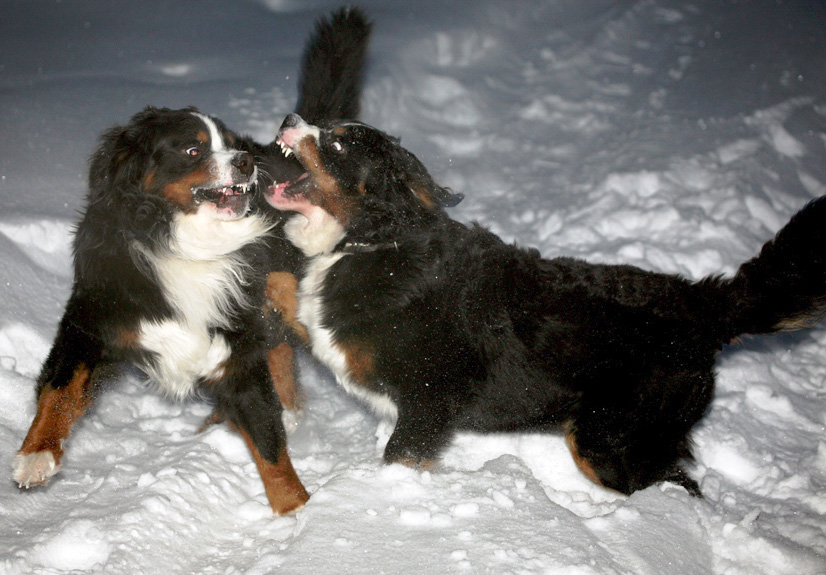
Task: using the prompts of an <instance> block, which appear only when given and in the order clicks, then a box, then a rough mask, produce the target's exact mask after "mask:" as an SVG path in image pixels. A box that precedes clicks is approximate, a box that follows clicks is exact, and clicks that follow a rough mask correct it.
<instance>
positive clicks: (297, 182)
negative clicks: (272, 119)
mask: <svg viewBox="0 0 826 575" xmlns="http://www.w3.org/2000/svg"><path fill="white" fill-rule="evenodd" d="M275 142H276V143H277V144H278V146H279V148H281V153H282V154H284V157H285V158H289V157H291V156H295V152H294V151H293V149H292V148H291V147H290V146H289V145H288V144H287V143H286V142H284V140H282V139H281V138H276V140H275ZM295 159H296V160H298V161H299V163H301V160H300V159H299V158H298V156H295ZM308 178H309V174H308V173H307V172H304V173H302V174H301V175H300V176H298V177H297V178H295V179H294V180H289V181H286V182H273V184H272V185H271V186H270V187H269V188H268V190H267V191H268V195H269V196H271V197H272V198H273V199H275V200H276V201H277V200H278V199H291V198H295V197H298V196H302V195H304V193H305V192H306V191H307V188H308V184H309V183H310V181H309V179H308Z"/></svg>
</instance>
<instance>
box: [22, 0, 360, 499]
mask: <svg viewBox="0 0 826 575" xmlns="http://www.w3.org/2000/svg"><path fill="white" fill-rule="evenodd" d="M368 39H369V25H368V24H367V22H366V19H365V18H364V15H363V14H362V13H361V12H359V11H358V10H342V11H339V12H337V13H336V14H335V15H334V16H333V17H332V21H330V22H327V21H325V20H322V21H320V23H319V25H318V29H317V31H316V33H315V35H314V36H313V37H312V38H311V40H310V42H309V45H308V49H307V52H306V53H305V61H304V69H303V72H302V77H303V78H304V80H303V81H302V85H301V88H302V90H303V92H302V94H301V101H302V102H307V103H308V104H307V105H311V106H312V110H313V111H314V113H315V114H316V115H317V116H318V117H333V115H334V114H335V115H337V114H339V113H351V112H354V111H357V110H358V95H359V90H360V85H361V67H362V66H363V63H364V53H365V49H366V44H367V41H368ZM339 40H345V42H344V43H342V42H340V41H339ZM350 52H351V53H350ZM340 65H341V69H340V74H338V75H336V76H334V77H331V76H330V75H329V70H330V69H331V68H337V67H338V66H340ZM348 74H349V75H348ZM317 76H323V77H317ZM349 98H354V100H355V101H354V102H350V101H346V99H349ZM299 109H303V110H309V109H308V108H306V105H304V104H301V105H299ZM210 124H212V125H214V126H215V127H217V131H218V133H219V134H220V138H221V139H222V141H224V142H225V143H226V145H227V147H229V148H230V149H232V150H234V151H233V152H232V154H233V159H232V161H231V164H232V166H231V169H232V173H233V176H232V177H233V184H227V183H216V181H213V180H215V176H214V174H215V170H214V164H211V163H210V162H214V159H213V154H212V151H211V144H212V142H213V141H214V140H213V134H212V133H211V132H210V130H209V128H210ZM274 149H277V148H273V145H272V144H271V145H269V146H262V145H259V144H257V143H255V142H253V141H251V140H250V139H248V138H246V139H245V138H242V137H239V136H237V135H235V134H233V133H231V132H230V131H229V130H227V129H226V127H225V126H224V125H223V124H222V123H221V122H220V121H218V120H216V119H214V118H209V119H205V117H203V116H202V115H201V114H200V113H199V112H198V111H197V110H195V109H194V108H187V109H183V110H169V109H165V108H164V109H157V108H151V107H150V108H146V109H145V110H143V111H141V112H139V113H138V114H136V115H135V116H133V117H132V118H131V120H130V121H129V123H127V124H126V125H124V126H118V127H115V128H112V129H111V130H109V131H107V132H106V133H105V134H104V135H103V136H102V139H101V143H100V145H99V147H98V149H97V150H96V152H95V153H94V155H93V157H92V161H91V166H90V173H89V192H88V196H87V202H86V209H85V211H84V213H83V216H82V219H81V220H80V222H79V224H78V226H77V232H76V236H75V241H74V282H73V286H72V293H71V296H70V298H69V301H68V303H67V305H66V310H65V313H64V316H63V318H62V320H61V321H60V324H59V326H58V332H57V336H56V338H55V342H54V344H53V347H52V349H51V351H50V353H49V355H48V357H47V359H46V362H45V363H44V366H43V369H42V372H41V374H40V376H39V378H38V380H37V395H38V415H37V417H36V419H35V422H34V423H33V424H32V428H31V430H30V432H29V435H28V436H27V439H26V441H25V442H24V446H23V448H22V449H21V452H20V454H19V456H18V460H17V461H16V463H15V467H16V471H15V474H16V478H18V481H19V482H20V484H21V486H26V487H28V486H29V485H32V484H37V483H45V482H46V481H47V480H48V478H49V475H50V474H51V473H53V472H54V471H56V469H54V468H52V469H51V470H48V469H45V468H44V466H43V464H41V463H30V464H26V462H25V458H26V456H33V455H36V454H38V453H51V454H52V455H53V457H54V459H55V460H56V463H57V464H58V465H59V463H60V458H61V456H62V452H63V441H64V440H65V439H66V437H67V436H68V433H69V430H70V428H71V425H72V424H73V423H74V421H75V420H76V419H77V418H78V417H80V416H81V415H82V414H83V412H84V411H85V409H86V408H87V407H88V405H89V404H91V402H92V401H93V399H94V397H95V395H96V394H97V393H98V392H99V391H100V389H101V388H102V385H103V384H104V383H105V379H106V378H105V377H103V374H110V373H111V372H112V371H113V367H112V366H116V365H118V364H121V363H123V362H131V363H133V364H136V365H138V366H142V367H146V368H148V369H149V370H150V371H151V370H152V368H153V366H157V364H158V361H159V360H160V355H159V354H158V353H157V352H156V351H154V350H152V349H150V348H148V347H147V345H146V344H145V343H144V341H145V330H144V326H145V325H146V323H147V322H156V323H159V322H164V321H178V322H181V323H182V324H186V323H187V321H188V318H189V316H186V315H185V314H183V315H182V312H181V311H180V310H179V309H178V307H177V304H176V302H178V303H179V302H180V301H182V300H186V299H191V298H195V297H198V296H195V295H192V294H195V293H198V291H197V289H196V288H197V287H199V286H197V283H198V282H200V281H201V278H203V277H205V276H204V275H200V276H199V275H197V273H199V272H197V269H198V266H200V265H202V260H198V261H197V262H196V263H185V264H181V266H182V267H179V268H174V270H173V274H174V275H175V276H177V277H178V278H179V279H178V283H179V284H183V283H185V282H186V281H189V280H187V279H180V278H181V275H182V274H183V275H184V276H186V275H187V274H189V273H190V272H191V273H193V274H195V275H192V279H191V284H192V285H191V288H192V289H191V290H190V289H188V288H185V289H184V290H183V291H184V292H186V293H184V295H183V296H181V294H180V293H177V294H174V293H171V292H170V291H168V288H167V287H165V285H167V284H165V283H164V281H163V279H162V278H160V277H159V272H158V269H159V268H158V266H157V262H159V261H160V262H166V261H170V260H172V259H174V257H173V254H171V253H170V247H174V246H175V245H176V242H178V240H179V239H180V238H181V237H183V236H182V235H181V234H182V232H180V231H176V230H177V228H176V225H177V223H176V222H179V221H180V220H181V218H182V217H183V218H184V219H186V218H189V219H188V220H187V221H191V220H193V219H195V218H192V217H191V216H193V215H194V214H196V213H197V214H201V213H207V212H209V213H212V212H224V213H225V215H226V214H229V215H228V217H230V219H234V220H237V221H247V222H249V221H252V220H250V219H249V218H254V219H255V221H259V220H260V221H262V222H264V223H266V225H262V226H261V229H260V232H258V231H256V232H255V233H254V234H252V237H251V238H249V241H246V240H245V241H244V242H242V245H240V246H239V247H238V248H237V249H235V250H229V251H230V253H228V254H224V253H221V252H222V250H223V245H222V244H221V239H220V236H214V235H213V234H212V232H213V228H211V227H210V225H212V224H204V223H199V222H195V223H194V224H193V225H194V226H195V227H197V228H199V231H200V233H202V240H203V242H204V244H205V245H206V249H207V250H208V251H210V252H215V257H214V258H212V259H210V260H209V261H212V262H216V261H220V262H223V265H225V268H224V270H227V269H229V270H232V271H231V272H229V273H227V276H228V277H232V278H234V283H235V284H236V285H235V288H237V289H238V290H240V293H241V295H240V297H235V296H231V297H228V298H227V302H228V303H227V305H226V306H225V307H223V308H221V311H220V314H218V315H220V317H218V318H217V320H215V321H213V323H211V324H208V325H206V326H205V328H204V330H203V332H198V333H204V334H206V336H207V337H208V339H209V340H212V341H215V340H216V339H217V338H223V339H224V340H225V341H226V342H227V343H228V345H229V348H230V350H231V351H230V353H229V355H228V357H227V358H226V359H225V361H223V362H222V363H221V364H220V365H219V366H220V369H219V370H216V371H215V374H214V375H209V376H197V377H195V380H194V382H193V384H194V385H193V389H197V390H198V392H199V393H203V394H205V395H207V396H209V397H211V398H212V399H213V400H214V401H215V405H216V408H215V409H216V413H215V417H214V419H215V420H216V421H217V420H227V421H229V422H230V423H232V424H233V425H234V427H235V428H237V429H238V430H240V431H241V432H242V433H243V434H244V435H245V436H246V437H248V438H249V442H250V444H251V445H250V446H251V448H252V449H253V453H254V455H255V456H256V457H258V456H260V457H261V458H262V459H263V460H264V461H265V462H266V463H265V465H267V464H269V465H275V464H276V462H279V460H280V461H281V462H283V461H284V459H283V457H284V456H285V454H286V435H285V432H284V428H283V425H282V423H281V417H280V416H281V412H282V407H281V404H280V403H279V400H278V397H277V396H276V394H275V391H274V389H273V383H272V380H271V378H270V374H269V369H268V364H267V350H268V349H270V348H272V347H273V346H275V345H277V344H279V343H283V342H288V343H294V342H295V341H296V340H295V336H294V335H293V333H292V331H290V330H288V329H287V328H286V327H285V326H284V324H283V323H282V322H281V321H280V320H279V317H278V315H277V314H273V313H271V312H269V311H267V310H266V309H265V289H264V288H265V283H266V274H267V273H268V272H270V271H273V270H292V269H295V268H297V267H299V266H300V255H299V254H298V252H297V251H296V250H295V249H294V248H293V247H292V246H291V245H290V244H289V243H288V242H286V241H285V240H284V239H283V238H282V237H280V236H279V235H278V234H277V233H275V232H274V231H273V222H272V221H271V216H272V215H274V212H272V211H271V210H270V209H269V208H267V212H269V215H265V214H262V213H261V208H260V206H258V207H255V208H254V209H252V210H251V211H249V212H248V207H249V206H250V203H251V201H252V192H251V191H248V189H247V180H248V179H250V178H251V177H252V175H253V174H254V173H255V172H254V164H253V161H252V160H253V156H254V157H255V159H256V160H257V163H258V168H259V170H260V171H263V170H266V171H267V172H268V175H269V176H274V177H276V178H286V177H287V174H289V173H290V166H289V162H285V161H284V159H283V156H281V154H280V153H278V154H274V153H272V150H274ZM227 169H229V168H227ZM293 169H294V168H293ZM201 182H207V183H209V185H208V186H207V185H205V186H203V187H204V188H205V189H202V188H201V187H199V184H201ZM222 182H223V180H222ZM266 183H267V182H264V185H266ZM234 184H237V185H234ZM259 185H260V182H259ZM227 186H232V188H231V189H232V192H231V193H230V188H229V187H227ZM199 210H207V212H202V211H199ZM210 210H211V211H210ZM245 214H246V215H245ZM209 221H210V222H214V221H215V220H212V219H210V220H209ZM256 229H258V228H256ZM230 239H232V238H230ZM182 259H184V260H186V257H184V258H182ZM187 277H188V276H187ZM229 283H233V282H229ZM231 289H234V288H231ZM229 291H231V290H229ZM176 298H177V299H176ZM202 303H203V306H198V305H196V306H195V307H196V308H197V307H208V306H209V305H210V304H211V301H204V302H202ZM194 315H195V316H197V312H196V313H195V314H194ZM86 373H91V377H90V378H89V380H88V381H87V380H86V378H85V374H86ZM158 383H159V384H160V385H161V387H164V385H165V384H167V383H168V382H164V381H160V382H158ZM171 391H172V393H173V394H175V393H178V392H177V391H176V390H174V389H173V390H171ZM178 394H179V395H180V394H182V393H178ZM52 398H59V399H57V400H53V399H52ZM61 402H63V403H61ZM55 405H56V406H57V408H55ZM67 410H68V411H71V415H70V416H69V417H68V418H64V416H63V413H64V412H67ZM44 422H45V424H44ZM256 462H257V463H258V460H256ZM279 465H281V463H279ZM287 466H288V467H289V470H290V471H292V467H291V465H289V464H288V463H287ZM282 467H283V465H282ZM259 469H261V466H260V465H259ZM262 476H263V470H262ZM293 476H294V472H293ZM266 482H267V478H265V483H266ZM288 483H289V482H288V481H287V482H285V483H284V487H285V488H295V489H296V493H291V494H286V495H284V497H283V500H282V501H281V504H282V505H283V508H281V509H279V508H277V503H276V502H275V501H274V500H273V499H272V498H271V501H270V502H271V504H272V505H273V508H274V510H275V511H276V512H284V511H290V510H292V509H294V508H295V507H296V505H300V504H302V503H303V501H304V500H306V497H307V496H306V492H305V491H304V490H303V487H302V486H301V485H300V483H299V482H298V480H297V479H295V481H294V484H293V485H289V484H288ZM267 494H268V496H269V495H270V489H269V487H268V489H267Z"/></svg>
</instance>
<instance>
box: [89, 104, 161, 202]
mask: <svg viewBox="0 0 826 575" xmlns="http://www.w3.org/2000/svg"><path fill="white" fill-rule="evenodd" d="M157 113H158V110H157V109H156V108H152V107H147V108H145V109H144V110H143V111H141V112H138V113H137V114H135V115H134V116H133V117H132V119H131V120H130V121H129V123H128V124H126V125H125V126H116V127H114V128H111V129H110V130H108V131H107V132H106V133H104V134H103V137H102V138H101V143H100V146H98V149H97V150H96V151H95V153H94V155H93V156H92V161H91V165H90V169H89V184H90V186H89V187H90V189H91V192H92V194H106V193H134V192H136V191H138V190H139V188H140V186H141V184H142V180H143V177H144V175H145V173H146V171H147V168H148V165H149V161H150V158H151V150H150V149H149V147H150V141H149V130H147V129H146V126H147V124H148V123H150V122H151V121H152V118H153V117H154V116H155V115H156V114H157Z"/></svg>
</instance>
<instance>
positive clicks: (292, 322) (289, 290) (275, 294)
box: [265, 272, 310, 343]
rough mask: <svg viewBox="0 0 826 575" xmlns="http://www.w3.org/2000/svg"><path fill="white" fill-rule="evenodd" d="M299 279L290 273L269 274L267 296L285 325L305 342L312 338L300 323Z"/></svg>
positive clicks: (270, 304)
mask: <svg viewBox="0 0 826 575" xmlns="http://www.w3.org/2000/svg"><path fill="white" fill-rule="evenodd" d="M297 293H298V279H297V278H296V277H295V276H294V275H293V274H291V273H289V272H271V273H269V274H267V287H266V291H265V295H266V298H267V305H269V306H270V307H271V308H272V309H273V310H274V311H276V312H278V313H279V314H281V318H282V319H283V321H284V323H285V324H287V326H288V327H289V328H290V329H292V330H293V331H294V332H295V333H296V334H298V336H299V337H300V338H301V339H302V340H304V341H305V342H307V343H308V342H309V341H310V336H309V335H308V334H307V328H305V327H304V326H303V325H302V324H301V322H300V321H298V295H297Z"/></svg>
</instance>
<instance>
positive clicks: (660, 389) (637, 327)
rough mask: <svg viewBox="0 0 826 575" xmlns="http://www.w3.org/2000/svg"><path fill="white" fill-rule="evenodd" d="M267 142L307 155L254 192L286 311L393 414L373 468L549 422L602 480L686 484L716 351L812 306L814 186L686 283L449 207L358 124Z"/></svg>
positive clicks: (818, 301)
mask: <svg viewBox="0 0 826 575" xmlns="http://www.w3.org/2000/svg"><path fill="white" fill-rule="evenodd" d="M278 143H279V145H280V146H281V147H282V149H283V150H284V151H285V155H288V156H290V157H295V158H297V159H298V161H299V162H300V163H301V164H302V165H303V166H304V169H305V173H304V174H302V175H301V176H300V177H299V178H297V179H296V180H295V181H293V182H291V183H287V184H280V185H276V186H271V187H270V188H269V189H268V191H267V198H268V201H269V202H270V203H271V204H272V205H273V206H274V207H276V208H278V209H281V210H285V211H288V212H293V213H294V215H293V216H292V218H291V219H290V220H289V221H288V222H287V224H286V225H285V232H286V237H287V238H288V239H289V240H290V241H291V242H292V243H293V244H294V245H296V246H297V247H298V248H300V249H301V250H302V251H303V252H304V253H305V255H306V256H308V257H309V258H310V259H309V262H308V264H307V267H306V270H305V271H304V273H303V275H302V277H301V279H300V284H299V292H298V297H299V310H298V314H297V317H295V318H292V320H293V321H295V320H297V321H299V322H300V323H301V324H303V326H304V327H305V328H306V330H307V332H308V334H309V337H310V341H311V346H312V351H313V353H314V355H315V356H316V357H317V358H319V359H320V360H321V361H322V362H323V363H325V364H326V365H327V366H328V367H329V368H330V369H331V370H332V372H333V373H334V374H335V376H336V378H337V380H338V382H339V383H340V384H341V385H342V386H343V387H344V388H345V389H346V390H348V391H349V392H351V393H352V394H354V395H356V396H359V397H361V398H364V399H365V400H366V401H367V402H368V403H369V404H370V405H371V406H372V407H373V409H374V410H375V411H377V412H378V413H380V414H383V415H387V416H392V417H396V425H395V429H394V431H393V433H392V435H391V437H390V439H389V441H388V443H387V446H386V448H385V451H384V461H385V462H387V463H394V462H400V463H404V464H407V465H412V466H418V467H424V468H428V467H430V466H432V465H433V464H434V463H435V461H436V458H437V456H438V454H439V452H440V450H441V449H442V448H443V447H444V446H445V445H446V444H447V443H448V442H449V441H450V439H451V435H452V433H453V432H454V431H455V430H471V431H475V432H498V431H520V430H540V431H544V430H549V431H550V430H553V429H558V430H561V431H562V432H563V433H564V434H565V437H566V440H567V444H568V446H569V448H570V451H571V453H572V455H573V458H574V460H575V461H576V464H577V465H578V467H579V468H580V469H581V470H582V472H583V473H584V474H585V475H586V476H587V477H588V478H590V479H591V480H593V481H594V482H596V483H598V484H599V485H602V486H604V487H607V488H610V489H613V490H616V491H619V492H621V493H624V494H631V493H633V492H634V491H636V490H639V489H643V488H645V487H647V486H650V485H652V484H655V483H659V482H661V481H671V482H674V483H677V484H679V485H681V486H683V487H685V488H686V489H687V490H688V492H690V493H691V494H693V495H697V496H699V495H701V493H700V490H699V486H698V484H697V482H696V481H695V480H694V479H693V478H691V477H690V476H689V474H688V473H687V471H686V468H685V464H686V463H687V462H690V460H691V457H692V454H691V441H690V438H689V432H690V430H691V428H692V427H693V426H694V424H696V423H697V422H698V421H699V420H700V419H701V418H702V416H703V414H704V412H705V411H706V408H707V407H708V405H709V403H710V401H711V399H712V393H713V387H714V360H715V354H716V353H717V351H718V350H720V349H721V347H722V346H723V345H724V344H726V343H728V342H730V341H732V340H733V339H734V338H736V337H737V336H738V335H740V334H766V333H772V332H776V331H781V330H788V329H799V328H804V327H809V326H812V325H814V324H815V323H817V321H819V320H820V318H821V317H822V316H823V315H824V311H826V252H824V251H823V246H824V245H826V225H824V224H825V223H826V197H824V198H820V199H818V200H815V201H813V202H811V203H810V204H809V205H807V206H806V207H805V208H804V209H803V210H802V211H801V212H799V213H798V214H797V215H795V216H794V217H793V218H792V219H791V221H790V222H789V223H788V224H787V225H786V226H785V227H784V228H783V229H782V230H781V231H780V232H779V233H778V234H777V236H776V237H775V238H774V239H773V240H771V241H769V242H768V243H767V244H765V246H764V247H763V248H762V251H761V252H760V254H759V255H758V256H757V257H755V258H754V259H752V260H750V261H748V262H746V263H744V264H743V265H742V266H740V268H739V269H738V271H737V273H736V275H735V276H734V277H733V278H731V279H724V278H722V277H718V276H714V277H708V278H705V279H703V280H701V281H698V282H690V281H688V280H686V279H683V278H681V277H678V276H674V275H665V274H659V273H652V272H649V271H644V270H642V269H638V268H636V267H632V266H627V265H598V264H591V263H587V262H585V261H581V260H577V259H570V258H556V259H543V258H542V257H541V256H540V254H539V252H537V251H536V250H531V249H522V248H520V247H517V246H515V245H508V244H505V243H504V242H503V241H502V240H501V239H500V238H498V237H497V236H495V235H494V234H492V233H491V232H490V231H488V230H486V229H484V228H482V227H480V226H478V225H471V226H467V225H464V224H462V223H459V222H456V221H454V220H452V219H450V218H449V217H448V216H447V214H446V212H445V210H444V209H443V208H444V207H448V206H451V205H454V204H456V203H457V202H458V201H459V200H461V195H459V194H455V193H453V192H452V191H450V190H449V189H447V188H444V187H441V186H439V185H437V184H436V183H435V182H434V181H433V179H432V177H431V176H430V175H429V174H428V172H427V170H426V169H425V167H424V166H423V165H422V164H421V162H420V161H419V160H418V159H417V158H416V157H415V156H414V155H413V154H411V153H410V152H409V151H407V150H405V149H404V148H402V147H401V146H400V145H399V144H398V142H397V141H396V140H394V139H393V138H391V137H389V136H388V135H386V134H384V133H382V132H381V131H379V130H377V129H375V128H372V127H370V126H367V125H365V124H362V123H358V122H339V121H336V122H326V123H323V124H321V125H310V124H307V123H306V122H305V121H303V120H302V118H300V117H299V116H296V115H291V116H288V117H287V118H286V120H285V121H284V124H283V125H282V127H281V130H280V133H279V137H278Z"/></svg>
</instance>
